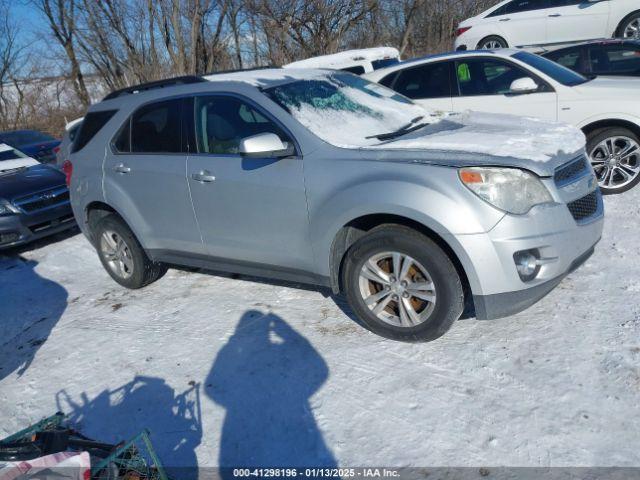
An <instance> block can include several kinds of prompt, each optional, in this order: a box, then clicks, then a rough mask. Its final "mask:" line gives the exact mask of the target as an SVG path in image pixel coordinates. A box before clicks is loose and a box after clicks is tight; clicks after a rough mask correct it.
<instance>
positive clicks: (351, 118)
mask: <svg viewBox="0 0 640 480" xmlns="http://www.w3.org/2000/svg"><path fill="white" fill-rule="evenodd" d="M264 93H265V94H266V95H267V96H268V97H269V98H271V99H272V100H273V101H275V102H276V103H278V104H279V105H280V106H281V107H283V108H284V109H285V110H286V111H288V112H289V113H290V114H291V115H292V116H293V117H294V118H295V119H296V120H298V121H299V122H300V123H302V124H303V125H304V126H305V127H307V128H308V129H309V130H311V131H312V132H313V133H314V134H316V135H317V136H318V137H320V138H321V139H323V140H324V141H326V142H328V143H331V144H332V145H335V146H339V147H354V146H355V147H362V146H371V145H378V144H379V143H380V140H379V139H377V138H368V137H373V136H377V135H380V134H384V133H389V132H394V131H397V130H400V129H403V128H405V127H407V125H409V124H412V125H413V124H415V123H416V119H418V118H419V117H420V119H419V123H434V122H436V121H437V120H438V119H437V117H434V116H430V114H429V112H427V111H426V110H425V109H424V108H422V107H420V106H418V105H416V104H415V103H413V102H412V101H411V100H409V99H408V98H406V97H404V96H402V95H400V94H398V93H396V92H394V91H393V90H389V89H388V88H386V87H383V86H381V85H378V84H377V83H371V82H369V81H367V80H364V79H363V78H360V77H356V76H354V75H351V74H345V73H339V72H336V73H332V74H324V75H322V76H320V75H319V76H317V77H310V78H308V79H304V80H296V81H293V82H291V83H287V84H284V85H279V86H276V87H272V88H268V89H265V90H264Z"/></svg>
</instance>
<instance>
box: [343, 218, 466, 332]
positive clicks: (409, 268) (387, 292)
mask: <svg viewBox="0 0 640 480" xmlns="http://www.w3.org/2000/svg"><path fill="white" fill-rule="evenodd" d="M341 278H342V279H341V286H342V288H343V291H344V293H345V294H346V296H347V299H348V301H349V305H350V306H351V308H352V309H353V311H354V313H355V314H356V316H357V317H358V319H359V321H360V322H361V323H362V324H363V325H364V326H365V327H367V328H368V329H369V330H371V331H372V332H374V333H377V334H378V335H382V336H383V337H387V338H392V339H394V340H402V341H407V342H428V341H431V340H435V339H436V338H439V337H441V336H442V335H444V333H445V332H446V331H447V330H448V329H449V328H450V327H451V325H452V324H453V322H455V321H456V320H457V319H458V318H460V315H461V314H462V311H463V309H464V292H463V287H462V282H461V280H460V276H459V275H458V271H457V270H456V267H455V265H454V264H453V263H452V261H451V259H450V258H449V256H448V254H447V253H445V252H444V251H443V250H442V248H441V247H440V246H439V245H438V244H436V243H435V242H434V241H433V240H432V239H431V238H429V237H427V236H426V235H424V234H422V233H421V232H418V231H416V230H413V229H411V228H409V227H406V226H403V225H394V224H389V225H380V226H378V227H375V228H373V229H372V230H370V231H369V232H367V233H365V234H364V235H363V236H362V237H361V238H360V239H358V241H356V243H355V244H354V245H352V246H351V248H349V250H348V251H347V254H346V257H345V260H344V265H343V267H342V271H341Z"/></svg>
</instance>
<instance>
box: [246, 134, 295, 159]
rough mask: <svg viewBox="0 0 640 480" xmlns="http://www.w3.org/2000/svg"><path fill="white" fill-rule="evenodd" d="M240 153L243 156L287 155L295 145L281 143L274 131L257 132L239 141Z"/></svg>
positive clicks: (278, 156) (276, 156)
mask: <svg viewBox="0 0 640 480" xmlns="http://www.w3.org/2000/svg"><path fill="white" fill-rule="evenodd" d="M239 150H240V154H241V155H244V156H245V157H260V158H264V157H270V158H281V157H289V156H291V155H293V154H294V153H295V147H294V146H293V145H289V144H286V143H283V142H282V140H280V137H278V135H276V134H275V133H259V134H258V135H253V136H251V137H247V138H243V139H242V140H241V141H240V149H239Z"/></svg>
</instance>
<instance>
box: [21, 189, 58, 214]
mask: <svg viewBox="0 0 640 480" xmlns="http://www.w3.org/2000/svg"><path fill="white" fill-rule="evenodd" d="M66 203H69V190H68V189H67V187H56V188H52V189H50V190H45V191H44V192H39V193H36V194H33V195H29V196H26V197H20V198H17V199H15V200H14V201H13V204H14V205H15V206H16V207H18V208H19V209H20V210H22V211H23V212H25V213H37V212H39V211H41V210H46V209H49V208H55V207H58V206H61V205H64V204H66Z"/></svg>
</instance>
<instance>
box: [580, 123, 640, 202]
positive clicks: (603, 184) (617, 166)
mask: <svg viewBox="0 0 640 480" xmlns="http://www.w3.org/2000/svg"><path fill="white" fill-rule="evenodd" d="M588 150H589V158H590V161H591V165H592V166H593V170H594V171H595V173H596V177H597V178H598V184H599V185H600V189H601V190H602V193H604V194H605V195H610V194H616V193H623V192H626V191H627V190H630V189H631V188H633V187H634V186H636V185H637V184H638V182H640V140H638V137H637V136H636V135H634V134H633V132H631V131H629V130H627V129H623V128H614V129H608V130H604V131H601V132H600V133H597V134H596V135H593V136H592V137H591V138H590V139H589V146H588Z"/></svg>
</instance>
